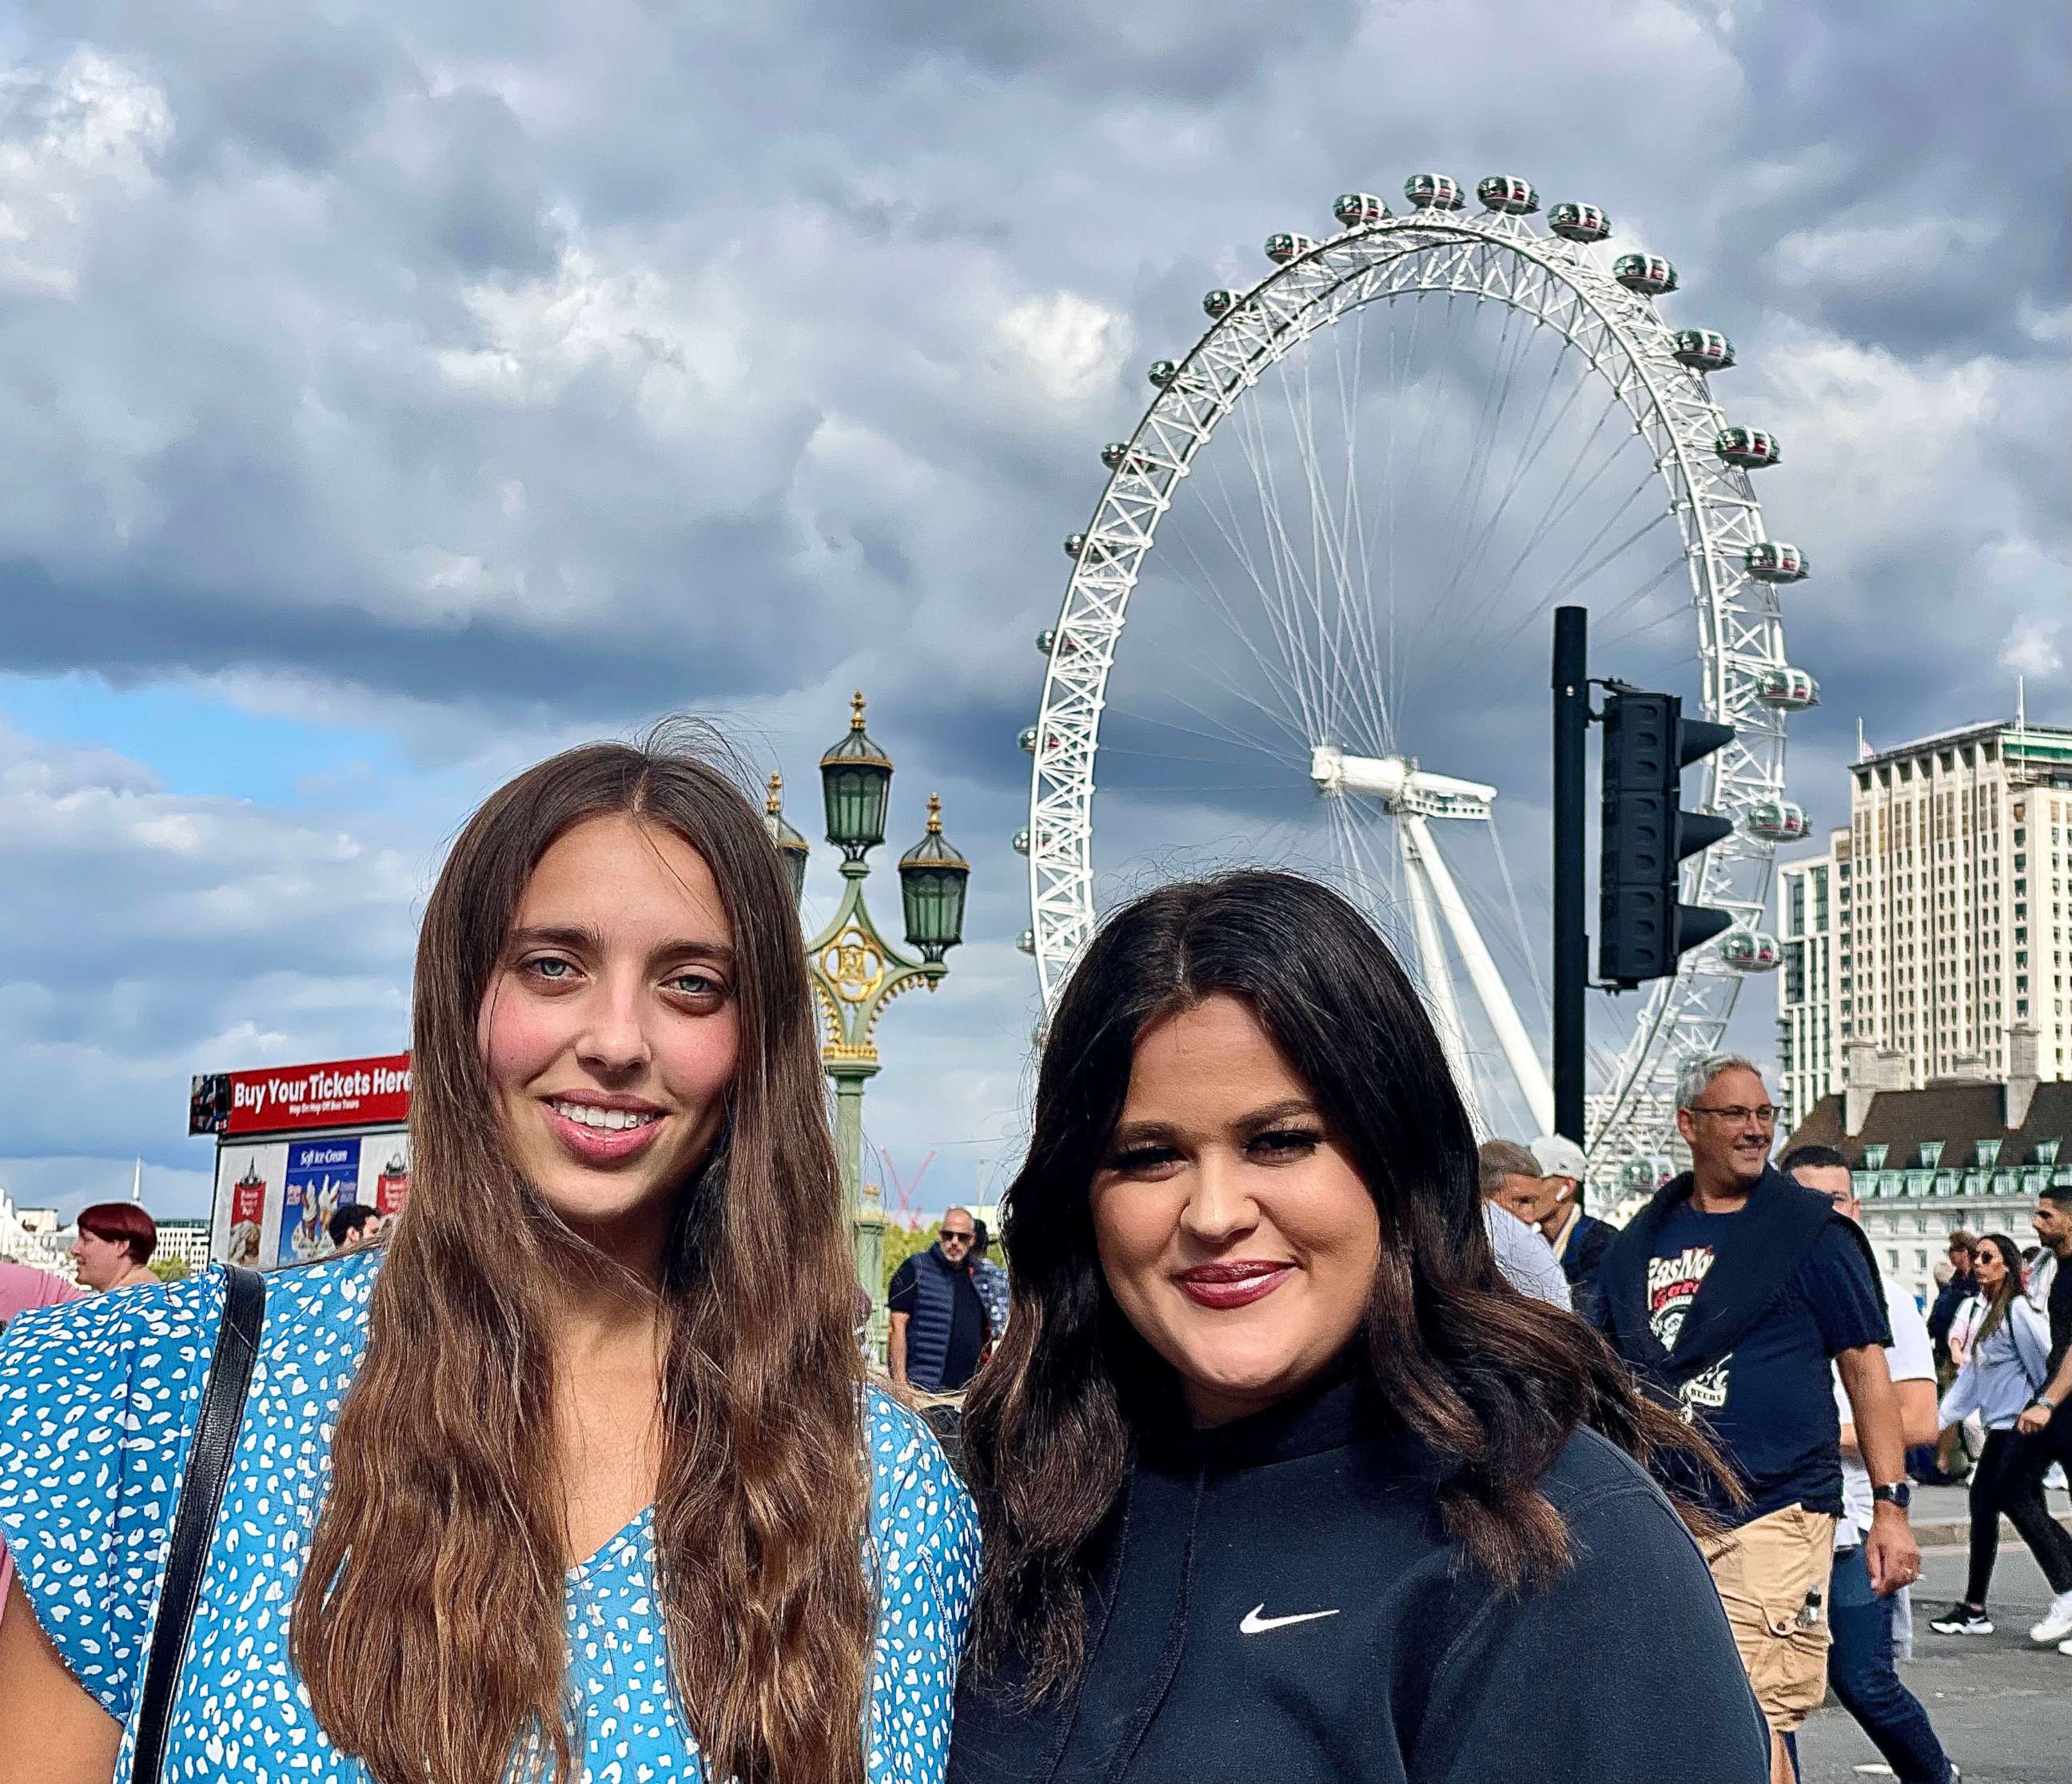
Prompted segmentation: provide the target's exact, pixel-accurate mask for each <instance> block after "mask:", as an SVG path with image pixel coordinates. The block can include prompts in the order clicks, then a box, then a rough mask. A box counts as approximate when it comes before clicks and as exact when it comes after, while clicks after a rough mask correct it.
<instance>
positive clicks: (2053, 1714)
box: [1799, 1488, 2072, 1784]
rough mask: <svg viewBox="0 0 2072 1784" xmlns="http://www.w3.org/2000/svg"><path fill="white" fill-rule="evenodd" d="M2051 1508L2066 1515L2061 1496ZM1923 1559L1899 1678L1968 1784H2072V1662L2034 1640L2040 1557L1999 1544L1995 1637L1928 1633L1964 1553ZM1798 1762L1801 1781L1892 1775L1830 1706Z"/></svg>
mask: <svg viewBox="0 0 2072 1784" xmlns="http://www.w3.org/2000/svg"><path fill="white" fill-rule="evenodd" d="M1941 1490H1942V1491H1944V1492H1950V1491H1952V1489H1949V1488H1944V1489H1941ZM1958 1496H1959V1498H1961V1497H1962V1494H1961V1493H1959V1494H1958ZM2055 1508H2056V1509H2057V1510H2058V1511H2063V1510H2064V1498H2063V1495H2062V1494H2060V1495H2058V1500H2057V1503H2056V1507H2055ZM1963 1589H1964V1552H1963V1549H1961V1548H1931V1549H1930V1550H1928V1551H1927V1552H1926V1568H1925V1571H1924V1572H1923V1576H1922V1583H1921V1584H1920V1585H1918V1586H1917V1587H1916V1588H1915V1589H1914V1630H1915V1636H1914V1659H1912V1660H1910V1661H1905V1662H1902V1663H1901V1666H1900V1669H1899V1675H1900V1677H1901V1678H1902V1679H1905V1681H1906V1683H1907V1686H1908V1688H1909V1689H1910V1690H1911V1691H1912V1692H1914V1696H1917V1697H1918V1698H1919V1699H1920V1700H1921V1701H1922V1704H1924V1705H1926V1708H1927V1711H1928V1715H1929V1719H1930V1720H1931V1721H1932V1722H1934V1724H1935V1732H1936V1733H1937V1735H1938V1736H1939V1737H1941V1739H1942V1745H1943V1746H1944V1747H1945V1748H1946V1749H1947V1751H1948V1753H1949V1754H1950V1757H1951V1758H1952V1759H1954V1760H1955V1761H1956V1762H1957V1763H1958V1764H1959V1766H1962V1767H1963V1772H1964V1778H1965V1784H2072V1659H2066V1657H2065V1656H2064V1655H2061V1654H2059V1653H2058V1650H2056V1649H2055V1648H2039V1647H2035V1646H2031V1644H2030V1642H2029V1625H2030V1624H2031V1623H2033V1622H2036V1621H2037V1618H2040V1617H2041V1615H2042V1614H2043V1607H2044V1606H2045V1605H2046V1604H2047V1603H2048V1602H2049V1597H2050V1594H2049V1591H2048V1589H2046V1587H2045V1584H2044V1579H2043V1575H2042V1573H2041V1571H2040V1570H2039V1569H2038V1568H2037V1564H2036V1562H2035V1560H2034V1558H2033V1556H2031V1555H2030V1554H2029V1551H2028V1549H2027V1548H2024V1547H2023V1545H2022V1544H2021V1540H2020V1539H2018V1538H2017V1539H2014V1540H2013V1541H2012V1542H2011V1543H2008V1544H2004V1545H2003V1546H2002V1548H2001V1549H2000V1564H1999V1566H1998V1568H1996V1570H1995V1573H1994V1579H1993V1592H1992V1613H1993V1622H1994V1625H1995V1627H1994V1631H1993V1633H1992V1634H1991V1635H1938V1634H1936V1633H1935V1632H1934V1630H1931V1629H1930V1628H1929V1626H1928V1619H1929V1618H1931V1617H1933V1616H1935V1615H1937V1614H1938V1613H1940V1612H1941V1611H1942V1610H1943V1609H1946V1608H1947V1606H1948V1605H1950V1604H1951V1602H1953V1601H1955V1599H1956V1598H1957V1597H1959V1595H1960V1594H1961V1593H1963ZM1799 1767H1800V1774H1801V1778H1802V1780H1803V1784H1856V1781H1857V1780H1858V1779H1860V1778H1890V1777H1891V1776H1892V1775H1893V1774H1891V1772H1890V1771H1889V1770H1886V1768H1885V1765H1884V1762H1883V1761H1881V1759H1880V1758H1879V1757H1878V1753H1877V1748H1875V1747H1873V1745H1871V1743H1870V1741H1869V1738H1868V1737H1867V1736H1866V1735H1865V1734H1864V1732H1863V1730H1862V1729H1859V1728H1858V1727H1857V1726H1856V1724H1855V1723H1854V1722H1853V1721H1852V1720H1850V1718H1849V1716H1848V1712H1846V1711H1844V1710H1843V1709H1842V1708H1840V1707H1839V1706H1838V1705H1836V1704H1834V1703H1833V1702H1832V1701H1830V1703H1829V1704H1828V1707H1827V1708H1825V1709H1823V1710H1821V1711H1820V1712H1818V1713H1817V1714H1816V1715H1815V1716H1814V1717H1813V1718H1812V1720H1811V1721H1809V1722H1808V1723H1807V1724H1806V1727H1805V1729H1804V1730H1803V1732H1802V1733H1800V1735H1799Z"/></svg>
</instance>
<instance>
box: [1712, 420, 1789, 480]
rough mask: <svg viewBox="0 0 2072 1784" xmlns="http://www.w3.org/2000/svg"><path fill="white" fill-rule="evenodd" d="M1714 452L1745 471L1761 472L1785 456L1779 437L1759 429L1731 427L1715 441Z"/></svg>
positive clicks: (1713, 444) (1713, 443)
mask: <svg viewBox="0 0 2072 1784" xmlns="http://www.w3.org/2000/svg"><path fill="white" fill-rule="evenodd" d="M1712 450H1714V451H1715V452H1716V453H1718V454H1719V455H1720V457H1721V458H1724V459H1725V460H1726V462H1728V463H1729V464H1730V465H1737V466H1739V467H1741V469H1742V470H1743V471H1760V470H1762V468H1763V467H1764V466H1766V465H1774V464H1775V463H1777V462H1778V460H1779V459H1781V458H1783V456H1784V449H1783V448H1782V446H1778V443H1777V436H1776V435H1775V434H1771V433H1768V432H1766V430H1763V429H1762V428H1759V427H1730V428H1729V429H1728V430H1726V431H1725V433H1724V434H1720V437H1719V438H1717V439H1716V440H1715V441H1713V442H1712Z"/></svg>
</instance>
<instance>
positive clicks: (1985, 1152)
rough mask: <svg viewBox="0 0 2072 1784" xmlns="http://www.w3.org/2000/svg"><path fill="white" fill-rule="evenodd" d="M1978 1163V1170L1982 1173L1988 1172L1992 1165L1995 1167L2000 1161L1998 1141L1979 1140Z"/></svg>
mask: <svg viewBox="0 0 2072 1784" xmlns="http://www.w3.org/2000/svg"><path fill="white" fill-rule="evenodd" d="M1999 1162H2000V1141H1997V1140H1981V1141H1979V1169H1980V1170H1982V1171H1989V1170H1991V1169H1992V1168H1993V1166H1994V1165H1997V1164H1998V1163H1999Z"/></svg>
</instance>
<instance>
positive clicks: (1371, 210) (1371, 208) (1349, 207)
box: [1331, 192, 1388, 229]
mask: <svg viewBox="0 0 2072 1784" xmlns="http://www.w3.org/2000/svg"><path fill="white" fill-rule="evenodd" d="M1331 215H1332V216H1334V217H1336V218H1337V219H1338V221H1339V222H1341V223H1342V224H1344V225H1345V226H1346V228H1348V229H1357V228H1359V227H1360V225H1361V224H1366V223H1379V222H1380V221H1381V220H1382V219H1383V217H1385V216H1387V215H1388V207H1387V205H1386V204H1384V203H1382V202H1381V200H1380V199H1378V198H1376V197H1375V195H1374V194H1373V193H1371V192H1341V193H1339V194H1338V199H1337V200H1336V202H1334V203H1333V204H1332V206H1331Z"/></svg>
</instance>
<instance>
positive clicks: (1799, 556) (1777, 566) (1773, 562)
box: [1741, 459, 1813, 582]
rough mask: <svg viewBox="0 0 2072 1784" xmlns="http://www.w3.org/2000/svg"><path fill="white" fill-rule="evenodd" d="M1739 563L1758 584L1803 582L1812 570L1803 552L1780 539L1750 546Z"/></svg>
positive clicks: (1767, 540)
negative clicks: (1744, 566)
mask: <svg viewBox="0 0 2072 1784" xmlns="http://www.w3.org/2000/svg"><path fill="white" fill-rule="evenodd" d="M1770 462H1774V459H1773V460H1772V461H1770ZM1741 562H1742V563H1743V564H1744V565H1746V566H1747V569H1748V573H1749V575H1751V576H1753V578H1755V579H1756V580H1757V582H1804V581H1805V580H1806V578H1807V576H1808V575H1809V574H1810V573H1811V571H1812V568H1813V566H1812V565H1811V564H1810V563H1808V562H1807V558H1806V553H1804V552H1803V551H1801V550H1800V549H1799V548H1798V547H1797V546H1796V545H1786V543H1785V542H1784V541H1782V539H1766V540H1764V541H1762V544H1760V545H1750V546H1749V549H1747V550H1746V551H1745V552H1744V553H1742V554H1741Z"/></svg>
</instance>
